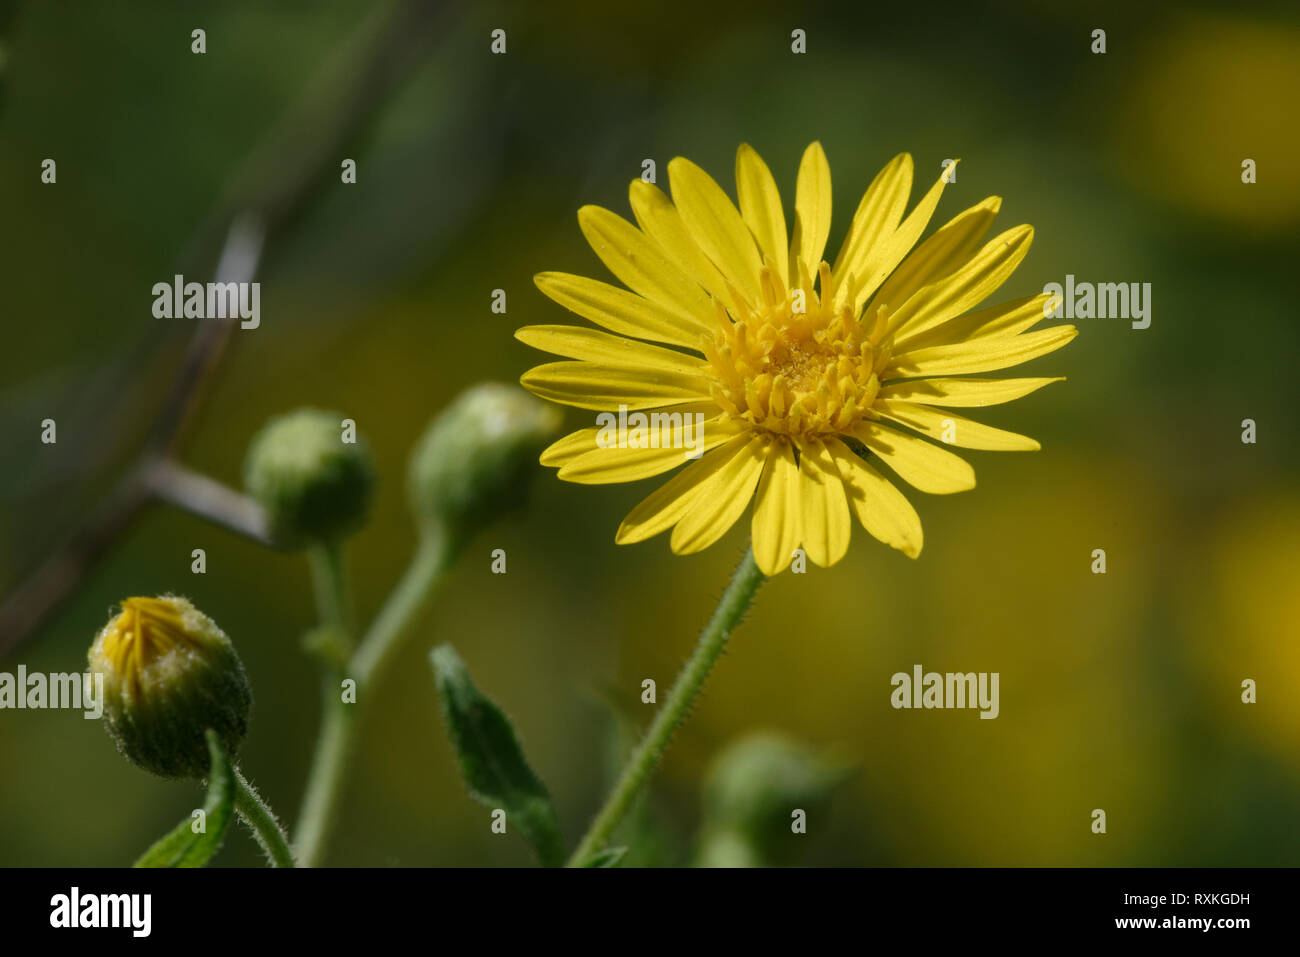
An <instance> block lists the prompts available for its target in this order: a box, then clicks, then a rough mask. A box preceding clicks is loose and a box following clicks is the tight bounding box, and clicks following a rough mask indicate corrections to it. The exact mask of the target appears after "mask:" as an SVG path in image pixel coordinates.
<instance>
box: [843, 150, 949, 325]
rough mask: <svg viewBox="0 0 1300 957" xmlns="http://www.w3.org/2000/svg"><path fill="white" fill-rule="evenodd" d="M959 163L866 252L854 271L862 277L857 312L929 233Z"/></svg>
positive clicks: (889, 301) (894, 301)
mask: <svg viewBox="0 0 1300 957" xmlns="http://www.w3.org/2000/svg"><path fill="white" fill-rule="evenodd" d="M956 165H957V164H956V161H954V163H953V165H952V166H951V167H948V168H947V169H945V170H944V171H943V172H942V173H940V174H939V178H938V179H937V180H935V183H934V185H933V186H931V187H930V189H929V190H928V191H927V192H926V194H925V195H924V196H922V197H921V201H920V202H919V203H917V204H916V206H914V207H913V208H912V211H911V212H910V213H908V214H907V218H906V219H904V220H903V221H902V223H900V224H899V226H898V228H897V229H896V230H894V231H893V232H892V233H890V234H888V235H884V236H881V237H880V238H879V240H878V241H877V242H876V243H875V245H873V246H872V247H870V248H869V249H868V250H867V251H866V254H865V256H864V257H863V258H862V260H861V265H859V266H857V267H855V268H854V269H853V270H852V272H853V274H854V275H855V276H857V277H858V279H859V280H862V281H861V282H859V283H858V285H857V287H856V290H855V295H854V300H853V312H854V314H855V315H856V314H858V313H860V312H861V311H862V307H863V306H864V305H866V302H867V299H868V298H870V296H871V294H872V293H873V292H875V291H876V288H877V287H878V286H879V285H880V284H881V283H882V282H883V281H884V279H885V277H886V276H888V275H889V274H890V273H892V272H894V271H895V269H896V268H897V266H898V264H899V263H901V262H903V260H904V257H906V256H907V254H908V252H909V251H911V249H912V247H913V246H915V245H916V241H917V240H918V239H920V238H921V233H923V232H925V227H926V226H928V225H929V223H930V218H931V217H932V216H933V215H934V210H935V207H937V206H938V205H939V197H940V196H941V195H943V188H944V186H946V185H947V184H948V169H953V168H955V167H956ZM877 301H878V302H882V303H885V304H887V305H891V304H898V303H901V302H903V299H901V298H899V297H897V296H896V295H895V296H894V298H888V299H887V298H885V297H884V296H880V297H878V298H877Z"/></svg>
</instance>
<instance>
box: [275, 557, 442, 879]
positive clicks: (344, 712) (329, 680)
mask: <svg viewBox="0 0 1300 957" xmlns="http://www.w3.org/2000/svg"><path fill="white" fill-rule="evenodd" d="M450 555H451V552H450V549H449V548H447V547H446V546H445V545H444V539H443V538H442V537H441V536H438V535H435V534H432V533H429V534H426V535H424V536H423V537H422V538H421V541H420V545H419V548H418V549H417V550H416V553H415V555H414V557H413V558H412V560H411V564H410V565H409V566H408V567H407V569H406V572H405V573H404V574H403V575H402V579H401V581H400V582H398V584H397V587H396V588H394V589H393V591H392V594H390V595H389V597H388V600H387V601H386V602H385V603H384V607H383V609H382V610H381V611H380V612H379V615H378V617H376V618H375V621H374V623H373V624H372V625H371V626H370V630H369V631H368V632H367V633H366V636H365V638H364V639H362V641H361V644H360V645H359V646H358V647H357V650H356V652H355V653H354V654H353V655H352V658H351V660H350V661H349V662H348V664H347V667H346V669H344V670H343V671H335V670H333V669H331V670H330V671H329V672H328V673H327V674H326V675H325V677H324V680H323V683H322V686H321V695H322V697H321V702H322V718H321V733H320V736H319V737H318V738H317V740H316V751H315V755H314V756H313V758H312V768H311V772H310V775H309V776H308V779H307V789H306V791H305V792H304V794H303V802H302V809H301V811H300V813H299V815H298V833H297V840H296V842H295V848H296V850H297V853H298V860H299V863H300V864H301V866H303V867H315V866H317V865H318V864H319V863H320V862H321V860H322V859H323V857H324V855H325V849H326V846H327V844H328V842H329V838H330V834H331V832H332V831H333V827H334V821H335V818H336V817H337V815H338V807H339V803H340V798H341V797H342V794H343V786H344V783H345V781H346V778H347V771H348V766H349V765H350V763H351V759H352V754H353V751H354V749H355V743H356V734H357V715H356V709H357V707H359V706H360V704H361V702H362V701H364V700H365V698H364V695H365V693H366V692H367V691H368V690H369V689H370V688H371V687H372V685H373V684H374V681H375V679H376V677H377V676H378V675H379V674H381V673H382V671H383V669H384V668H385V667H386V666H387V664H388V663H389V662H390V661H391V660H392V658H393V656H394V655H395V654H396V653H397V651H398V649H399V648H400V647H401V642H402V639H403V638H404V637H405V636H406V635H407V634H408V633H409V631H410V628H411V626H412V625H413V624H414V622H415V621H416V619H417V618H419V616H420V614H421V613H422V612H423V611H424V610H425V608H427V607H428V603H429V600H430V598H432V596H433V592H434V590H435V588H436V586H437V584H438V582H439V581H440V580H441V579H442V575H443V573H444V571H445V570H446V568H447V566H448V564H449V559H450ZM320 561H321V562H322V563H323V564H324V565H325V567H323V568H322V570H321V572H320V573H319V574H315V575H314V578H316V579H317V580H318V581H320V582H323V583H330V582H341V581H342V579H341V577H336V576H334V575H333V574H331V573H329V566H328V563H325V556H322V557H321V559H320ZM314 564H315V563H314ZM313 567H314V566H313ZM327 587H330V588H332V587H334V586H333V585H328V584H327ZM318 605H319V607H321V609H322V619H323V620H324V621H325V622H326V623H328V619H326V617H325V614H324V612H325V610H327V609H333V608H336V607H338V608H342V609H343V612H342V614H343V616H344V618H343V620H345V621H346V620H347V616H348V615H349V612H348V611H347V604H346V601H343V602H339V601H336V600H334V599H333V598H330V597H328V596H327V597H325V598H323V599H322V598H321V596H320V595H319V591H318ZM345 678H350V679H352V680H353V681H354V682H355V683H356V686H355V689H354V690H355V699H354V700H355V701H356V704H349V703H347V702H345V701H344V700H343V687H342V685H343V680H344V679H345Z"/></svg>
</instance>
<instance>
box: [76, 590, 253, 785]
mask: <svg viewBox="0 0 1300 957" xmlns="http://www.w3.org/2000/svg"><path fill="white" fill-rule="evenodd" d="M89 660H90V672H91V674H102V675H103V676H104V719H105V721H106V727H107V729H108V733H109V735H110V736H111V737H112V738H113V740H114V742H115V743H116V744H117V748H118V750H119V751H121V752H122V754H123V755H125V756H126V757H127V758H128V759H129V760H130V761H132V762H133V763H135V764H137V765H139V766H140V767H142V768H144V769H145V770H146V771H152V772H153V773H154V774H158V775H161V776H163V777H166V778H182V777H204V776H206V775H207V773H208V768H209V766H210V762H211V757H210V754H209V752H208V746H207V742H206V740H205V738H204V732H205V731H206V730H207V729H209V728H210V729H212V730H213V731H215V732H216V734H217V737H218V738H219V739H220V741H221V744H222V745H223V747H224V748H225V749H226V752H227V753H228V754H229V755H230V757H231V759H232V760H233V759H234V757H235V755H236V753H237V751H238V749H239V745H240V742H241V741H243V739H244V735H245V733H246V732H247V731H248V715H249V711H250V710H251V708H252V705H253V692H252V689H250V688H249V685H248V677H247V676H246V675H245V673H244V665H243V663H242V662H241V661H240V660H239V655H238V654H237V653H236V652H235V647H234V645H232V644H231V642H230V639H229V638H227V637H226V635H225V633H224V632H223V631H222V630H221V629H220V628H218V627H217V624H216V622H214V621H213V620H212V619H211V618H209V617H208V616H207V615H205V614H203V613H202V612H201V611H199V610H198V609H197V608H195V607H194V606H193V605H192V604H191V603H190V602H189V601H187V600H186V599H184V598H178V597H176V596H174V595H163V596H162V597H160V598H128V599H126V600H125V601H124V602H122V610H121V612H120V613H119V614H117V615H115V616H114V617H113V618H112V619H111V620H110V621H109V623H108V624H107V625H105V626H104V628H103V630H102V631H100V633H99V634H98V635H97V636H96V638H95V642H94V644H92V645H91V647H90V655H89Z"/></svg>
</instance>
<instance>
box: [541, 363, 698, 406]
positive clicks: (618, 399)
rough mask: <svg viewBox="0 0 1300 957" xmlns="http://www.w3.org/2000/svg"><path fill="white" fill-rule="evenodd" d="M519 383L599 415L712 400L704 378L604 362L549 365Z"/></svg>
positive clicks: (552, 399) (542, 366)
mask: <svg viewBox="0 0 1300 957" xmlns="http://www.w3.org/2000/svg"><path fill="white" fill-rule="evenodd" d="M519 383H520V384H521V385H522V386H523V387H524V388H525V389H527V390H528V391H529V392H531V393H533V395H536V396H540V397H541V398H543V399H550V400H551V401H552V402H560V403H562V404H564V405H573V406H577V407H578V408H580V409H593V410H595V411H604V410H617V409H618V407H619V406H620V405H626V406H627V407H628V409H630V410H637V409H649V408H652V407H654V406H658V405H672V404H674V403H678V402H695V401H701V400H703V399H706V398H708V394H709V382H708V380H707V379H705V378H704V377H702V376H699V375H693V374H687V373H684V372H666V371H664V370H662V369H643V368H640V367H638V366H620V365H611V364H609V363H604V362H548V363H545V364H544V365H540V366H536V367H535V368H532V369H529V370H528V371H527V372H525V373H524V374H523V375H522V376H521V377H520V379H519Z"/></svg>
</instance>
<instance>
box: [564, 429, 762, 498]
mask: <svg viewBox="0 0 1300 957" xmlns="http://www.w3.org/2000/svg"><path fill="white" fill-rule="evenodd" d="M610 414H611V415H612V413H610ZM633 414H634V415H635V414H636V413H633ZM652 414H653V415H654V416H663V417H664V418H663V419H662V420H656V419H652V418H650V414H647V415H646V422H647V423H648V425H647V426H646V427H645V428H646V438H645V441H647V442H653V443H655V444H657V445H658V448H653V447H650V448H619V447H618V444H617V443H618V442H619V441H620V436H619V435H618V434H617V430H616V429H615V428H614V427H613V426H611V427H610V428H609V429H607V430H606V431H605V434H604V436H601V435H600V434H597V436H596V448H594V449H592V450H591V451H589V452H584V453H583V454H582V455H579V456H577V457H576V458H574V459H573V460H571V461H569V462H567V463H566V464H565V465H564V466H563V467H562V468H561V469H560V471H559V476H560V478H562V479H564V480H565V481H566V482H577V483H578V484H580V485H609V484H612V483H615V482H635V481H636V480H638V479H643V478H649V477H650V476H652V475H659V474H661V473H663V472H667V471H668V470H669V469H675V468H677V467H678V466H679V465H686V464H687V463H689V462H693V461H694V460H695V459H696V458H698V457H699V453H701V452H707V451H709V450H710V449H713V448H716V447H717V446H719V445H722V444H723V443H724V442H726V441H728V440H729V439H731V438H732V437H733V436H735V435H737V434H738V433H739V432H741V431H742V430H744V427H743V426H742V425H741V424H740V423H739V422H738V420H736V419H734V418H732V417H731V416H730V415H727V414H725V413H724V414H722V415H718V416H715V417H714V418H712V419H705V420H704V421H703V423H701V422H700V421H699V420H698V419H695V418H686V417H683V416H682V415H681V414H680V413H678V414H676V415H674V414H673V413H668V412H655V413H652ZM635 428H636V426H635V425H629V429H628V432H629V434H627V435H624V436H623V437H622V438H623V439H631V438H632V435H631V433H632V432H633V431H634V430H635ZM745 431H747V430H745ZM602 442H604V443H609V444H607V445H601V443H602Z"/></svg>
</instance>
